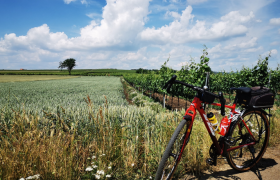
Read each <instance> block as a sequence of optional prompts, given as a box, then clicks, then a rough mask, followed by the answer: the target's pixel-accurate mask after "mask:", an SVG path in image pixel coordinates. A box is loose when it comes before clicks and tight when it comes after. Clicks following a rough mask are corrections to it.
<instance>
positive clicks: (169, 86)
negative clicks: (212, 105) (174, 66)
mask: <svg viewBox="0 0 280 180" xmlns="http://www.w3.org/2000/svg"><path fill="white" fill-rule="evenodd" d="M176 78H177V76H176V75H173V76H172V78H171V79H170V80H169V81H167V83H166V84H165V85H164V86H163V88H162V89H166V91H167V92H168V93H170V88H171V86H172V85H173V84H181V85H183V86H186V87H189V88H191V89H193V90H195V91H198V92H200V93H205V94H209V95H211V96H214V97H215V98H218V99H219V100H220V102H221V115H222V116H224V115H225V102H226V100H225V99H224V96H223V93H222V92H219V94H218V95H217V94H214V93H212V92H209V91H206V90H204V89H202V88H200V87H196V86H193V85H191V84H187V83H184V82H181V81H178V80H176Z"/></svg>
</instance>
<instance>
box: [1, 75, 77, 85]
mask: <svg viewBox="0 0 280 180" xmlns="http://www.w3.org/2000/svg"><path fill="white" fill-rule="evenodd" d="M76 77H77V76H56V75H52V76H50V75H40V76H36V75H33V76H30V75H3V76H0V83H2V82H21V81H42V80H43V81H44V80H54V79H69V78H76Z"/></svg>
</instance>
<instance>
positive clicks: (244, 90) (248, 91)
mask: <svg viewBox="0 0 280 180" xmlns="http://www.w3.org/2000/svg"><path fill="white" fill-rule="evenodd" d="M230 90H231V91H232V90H236V91H239V92H242V93H250V92H251V88H249V87H239V88H236V87H231V88H230Z"/></svg>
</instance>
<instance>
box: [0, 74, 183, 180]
mask: <svg viewBox="0 0 280 180" xmlns="http://www.w3.org/2000/svg"><path fill="white" fill-rule="evenodd" d="M0 92H1V96H0V102H1V103H0V135H1V136H0V178H1V179H19V178H21V177H28V176H30V175H35V174H40V175H41V176H42V177H43V178H44V179H79V178H83V179H92V177H93V176H94V175H92V173H94V171H95V173H96V171H97V170H104V171H105V173H106V174H107V175H111V176H112V178H113V179H135V178H136V177H143V178H149V177H150V176H153V174H154V172H155V170H156V166H157V163H158V161H159V158H160V156H161V154H162V152H163V151H164V148H165V147H164V146H162V145H161V143H158V141H160V142H162V143H167V141H168V139H167V138H165V135H168V136H170V133H172V130H174V128H175V127H176V124H177V123H178V121H180V120H181V116H182V112H176V113H175V112H174V113H163V112H160V113H158V112H156V111H153V110H152V109H151V108H150V107H137V106H130V105H128V103H127V101H126V100H125V99H124V93H123V88H122V84H121V82H120V78H118V77H78V78H73V79H63V80H46V81H29V82H6V83H0ZM87 95H88V96H87ZM104 95H105V96H106V98H105V96H104ZM163 132H164V136H163V135H162V133H163ZM103 154H104V157H103ZM93 156H96V157H97V158H96V159H95V158H94V159H93V158H92V157H93ZM91 163H95V165H97V166H98V168H97V169H95V170H94V171H93V172H86V171H85V169H86V168H87V167H89V166H90V165H91ZM108 167H111V168H110V169H108ZM104 179H105V177H104Z"/></svg>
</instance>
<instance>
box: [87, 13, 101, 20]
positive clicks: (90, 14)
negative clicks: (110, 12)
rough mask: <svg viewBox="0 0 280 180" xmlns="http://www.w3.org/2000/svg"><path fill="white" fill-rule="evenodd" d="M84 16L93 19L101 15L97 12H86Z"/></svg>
mask: <svg viewBox="0 0 280 180" xmlns="http://www.w3.org/2000/svg"><path fill="white" fill-rule="evenodd" d="M86 16H87V17H89V18H91V19H94V18H96V17H98V18H99V17H101V15H100V14H97V13H88V14H86Z"/></svg>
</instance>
